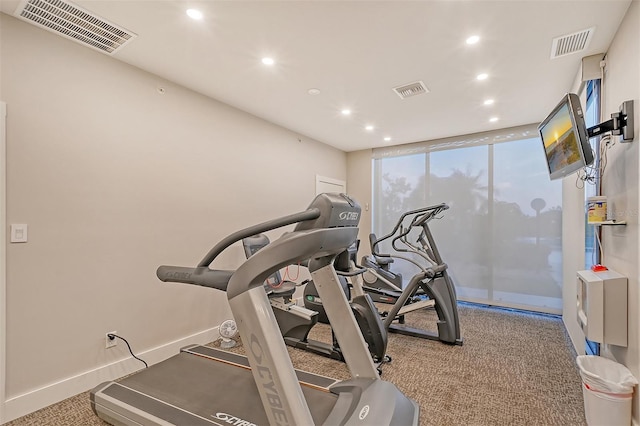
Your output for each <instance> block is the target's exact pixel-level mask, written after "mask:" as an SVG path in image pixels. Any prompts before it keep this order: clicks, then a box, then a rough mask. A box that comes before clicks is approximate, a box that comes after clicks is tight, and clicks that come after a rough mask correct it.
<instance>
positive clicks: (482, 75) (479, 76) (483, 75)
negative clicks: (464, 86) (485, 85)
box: [476, 72, 489, 80]
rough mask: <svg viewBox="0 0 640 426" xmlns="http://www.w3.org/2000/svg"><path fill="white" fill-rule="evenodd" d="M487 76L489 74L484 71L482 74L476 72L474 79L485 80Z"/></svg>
mask: <svg viewBox="0 0 640 426" xmlns="http://www.w3.org/2000/svg"><path fill="white" fill-rule="evenodd" d="M487 78H489V74H487V73H484V72H483V73H482V74H478V75H477V76H476V79H478V80H486V79H487Z"/></svg>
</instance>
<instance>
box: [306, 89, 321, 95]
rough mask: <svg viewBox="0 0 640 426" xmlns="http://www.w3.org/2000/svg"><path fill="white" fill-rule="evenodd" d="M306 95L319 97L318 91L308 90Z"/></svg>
mask: <svg viewBox="0 0 640 426" xmlns="http://www.w3.org/2000/svg"><path fill="white" fill-rule="evenodd" d="M307 93H308V94H310V95H314V96H315V95H319V94H320V89H309V90H307Z"/></svg>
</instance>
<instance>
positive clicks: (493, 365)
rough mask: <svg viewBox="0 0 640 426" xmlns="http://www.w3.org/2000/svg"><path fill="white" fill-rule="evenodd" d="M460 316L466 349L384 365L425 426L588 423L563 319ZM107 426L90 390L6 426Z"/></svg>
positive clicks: (306, 361) (341, 372)
mask: <svg viewBox="0 0 640 426" xmlns="http://www.w3.org/2000/svg"><path fill="white" fill-rule="evenodd" d="M459 312H460V322H461V329H462V335H463V338H464V345H462V346H449V345H445V344H442V343H440V342H435V341H428V340H421V339H417V338H413V337H408V336H402V335H397V334H391V335H390V337H389V346H388V351H387V353H388V354H389V355H390V356H391V357H392V358H393V361H392V362H391V363H389V364H384V365H383V367H382V370H383V375H382V377H383V379H385V380H388V381H390V382H393V383H394V384H396V386H397V387H398V388H400V390H401V391H403V392H404V393H405V394H406V395H408V396H409V397H411V398H413V399H414V400H416V401H417V402H418V404H419V405H420V410H421V412H420V424H421V425H423V426H424V425H465V426H472V425H478V426H479V425H483V426H484V425H523V426H524V425H527V426H531V425H558V426H560V425H561V426H567V425H584V424H586V423H585V418H584V408H583V400H582V388H581V381H580V376H579V372H578V368H577V366H576V363H575V358H576V353H575V351H574V350H573V347H572V345H571V342H570V340H569V337H568V335H567V333H566V330H565V328H564V325H563V324H562V320H561V319H560V318H559V317H554V316H548V315H536V314H530V313H522V312H513V311H509V310H503V309H495V308H487V307H481V306H475V305H468V304H461V305H460V307H459ZM434 321H435V312H433V311H421V312H416V313H412V314H410V315H408V316H407V322H408V323H411V324H412V325H421V326H422V327H423V328H428V329H431V330H434V329H435V322H434ZM328 336H329V329H328V327H325V326H316V328H314V331H313V332H312V336H311V337H313V338H316V339H318V340H325V341H327V339H328ZM216 344H217V342H214V343H213V345H214V346H215V345H216ZM234 351H236V352H242V351H243V348H242V346H241V345H240V346H239V347H237V348H234ZM289 353H290V354H291V358H292V360H293V363H294V366H295V367H296V368H298V369H302V370H307V371H311V372H315V373H319V374H323V375H326V376H332V377H336V378H338V379H346V378H348V371H347V369H346V367H345V365H344V364H343V363H341V362H338V361H334V360H331V359H327V358H323V357H320V356H317V355H314V354H311V353H308V352H304V351H301V350H298V349H292V348H289ZM105 424H106V423H104V422H103V421H101V420H100V419H98V418H97V417H96V416H95V415H94V414H93V412H92V411H91V408H90V405H89V395H88V392H86V393H83V394H80V395H77V396H75V397H72V398H69V399H67V400H65V401H62V402H60V403H58V404H55V405H52V406H50V407H47V408H44V409H42V410H39V411H37V412H35V413H32V414H29V415H27V416H25V417H22V418H20V419H17V420H14V421H12V422H9V423H7V424H6V426H27V425H29V426H31V425H38V426H49V425H51V426H53V425H55V426H63V425H69V426H71V425H74V426H75V425H86V426H92V425H96V426H102V425H105Z"/></svg>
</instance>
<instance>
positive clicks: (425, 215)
mask: <svg viewBox="0 0 640 426" xmlns="http://www.w3.org/2000/svg"><path fill="white" fill-rule="evenodd" d="M448 208H449V206H448V205H447V204H446V203H440V204H434V205H432V206H428V207H423V208H421V209H416V210H411V211H408V212H405V213H403V214H402V216H400V218H399V219H398V222H396V225H395V226H394V227H393V230H391V232H390V233H388V234H387V235H385V236H383V237H381V238H378V239H377V240H376V241H375V242H374V243H373V244H372V245H371V254H373V255H374V256H379V257H392V256H391V255H390V254H380V253H378V251H377V250H376V246H377V245H378V243H380V242H381V241H384V240H386V239H389V238H391V237H393V236H394V235H395V233H396V232H398V230H400V234H399V235H398V236H397V237H396V238H394V241H395V240H397V239H399V238H402V237H404V236H406V235H407V234H408V233H409V232H410V231H411V228H412V227H414V226H423V225H425V224H426V223H428V222H429V221H430V220H431V219H433V218H434V217H436V216H437V215H438V214H440V213H441V212H443V211H445V210H447V209H448ZM409 216H413V219H412V220H411V223H410V225H409V226H408V227H407V228H406V229H405V228H404V227H403V226H402V224H403V222H404V220H405V218H407V217H409ZM394 248H395V247H394Z"/></svg>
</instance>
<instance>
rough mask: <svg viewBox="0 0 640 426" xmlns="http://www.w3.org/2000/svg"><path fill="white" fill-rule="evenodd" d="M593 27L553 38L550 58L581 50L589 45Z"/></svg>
mask: <svg viewBox="0 0 640 426" xmlns="http://www.w3.org/2000/svg"><path fill="white" fill-rule="evenodd" d="M594 31H595V27H591V28H589V29H586V30H582V31H578V32H576V33H573V34H567V35H564V36H561V37H557V38H554V39H553V43H552V45H551V59H555V58H559V57H561V56H566V55H570V54H572V53H577V52H581V51H583V50H584V49H586V48H587V46H589V43H590V42H591V37H593V32H594Z"/></svg>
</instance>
